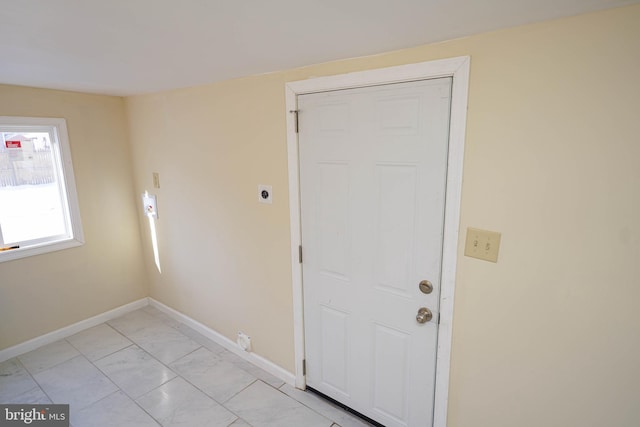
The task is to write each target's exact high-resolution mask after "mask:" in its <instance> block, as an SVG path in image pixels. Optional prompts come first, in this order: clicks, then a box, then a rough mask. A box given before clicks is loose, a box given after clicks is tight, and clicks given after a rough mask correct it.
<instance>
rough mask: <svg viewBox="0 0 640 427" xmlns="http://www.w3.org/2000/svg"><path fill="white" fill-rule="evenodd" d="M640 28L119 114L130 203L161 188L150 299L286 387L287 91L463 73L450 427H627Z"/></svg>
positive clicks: (574, 32)
mask: <svg viewBox="0 0 640 427" xmlns="http://www.w3.org/2000/svg"><path fill="white" fill-rule="evenodd" d="M639 23H640V7H638V6H634V7H627V8H623V9H618V10H611V11H607V12H601V13H595V14H590V15H584V16H581V17H576V18H571V19H564V20H559V21H554V22H547V23H542V24H537V25H531V26H526V27H519V28H514V29H510V30H505V31H500V32H494V33H489V34H483V35H478V36H474V37H469V38H465V39H459V40H454V41H450V42H446V43H439V44H435V45H429V46H423V47H418V48H414V49H409V50H404V51H398V52H393V53H388V54H382V55H379V56H375V57H369V58H360V59H355V60H349V61H341V62H334V63H329V64H323V65H318V66H312V67H308V68H304V69H298V70H290V71H286V72H280V73H273V74H269V75H263V76H256V77H250V78H244V79H238V80H233V81H226V82H222V83H217V84H212V85H208V86H202V87H196V88H191V89H185V90H176V91H171V92H165V93H161V94H155V95H148V96H137V97H132V98H128V99H127V108H128V115H129V122H130V126H131V129H130V130H131V138H132V143H133V161H134V169H135V186H136V193H140V192H142V191H143V190H145V189H149V190H151V174H152V172H153V171H157V172H159V173H160V179H161V185H162V188H161V189H159V190H154V192H155V193H157V194H158V203H159V209H160V220H159V226H158V233H159V240H160V256H161V261H162V274H160V273H158V272H157V271H155V270H153V266H152V264H151V262H152V261H151V260H152V256H151V253H150V249H149V248H150V242H149V237H148V234H149V233H148V231H146V228H145V232H146V234H145V239H144V245H145V248H146V251H147V254H146V260H147V263H148V264H149V271H150V272H152V273H151V288H150V294H151V296H152V297H154V298H156V299H158V300H160V301H162V302H164V303H165V304H167V305H169V306H171V307H173V308H175V309H177V310H180V311H182V312H184V313H186V314H187V315H189V316H191V317H193V318H195V319H197V320H199V321H200V322H202V323H204V324H206V325H207V326H209V327H212V328H214V329H216V330H218V331H220V332H221V333H223V334H224V335H226V336H227V337H229V338H231V339H233V338H234V336H235V334H236V332H237V331H238V330H242V331H244V332H246V333H248V334H249V335H250V336H251V337H252V340H253V343H254V349H255V351H256V352H257V353H258V354H260V355H263V356H264V357H266V358H268V359H270V360H272V361H274V362H275V363H277V364H279V365H281V366H283V367H284V368H286V369H288V370H291V371H293V369H294V360H293V334H292V330H293V325H292V292H291V278H290V260H289V216H288V215H289V207H288V194H287V147H286V139H285V114H286V113H285V105H284V84H285V82H287V81H293V80H300V79H305V78H308V77H312V76H321V75H332V74H340V73H346V72H350V71H356V70H364V69H371V68H378V67H385V66H392V65H399V64H405V63H412V62H420V61H426V60H430V59H437V58H445V57H452V56H459V55H471V58H472V59H471V82H470V95H469V110H468V133H467V142H466V150H465V168H464V185H463V199H462V222H461V230H462V231H463V232H462V233H461V239H460V247H459V249H460V259H459V265H458V281H457V293H456V304H455V315H454V335H453V340H454V342H453V355H452V377H451V389H450V407H449V425H450V426H452V427H462V426H464V427H470V426H474V427H481V426H487V427H488V426H492V427H499V426H505V427H507V426H509V427H512V426H519V427H527V426H531V427H533V426H546V427H549V426H582V427H584V426H603V425H608V426H618V427H620V426H629V427H631V426H637V425H638V423H639V422H640V406H639V405H638V397H639V396H640V363H639V362H638V361H640V338H639V337H640V320H639V317H638V310H637V306H638V301H640V286H639V285H640V262H639V260H640V251H639V248H640V221H639V219H640V190H639V188H640V167H639V166H638V162H639V159H640V141H639V139H638V138H639V137H638V135H639V134H640V127H639V123H640V120H639V117H640V107H639V105H640V104H639V101H638V100H639V99H640V84H638V75H639V72H640V25H639ZM205 54H214V53H213V52H206V53H205ZM221 60H223V59H221ZM260 183H264V184H271V185H273V189H274V203H273V205H272V206H267V205H260V204H258V202H257V200H256V186H257V185H258V184H260ZM143 224H144V223H143ZM467 226H473V227H481V228H487V229H491V230H497V231H500V232H502V233H503V234H502V236H503V240H502V247H501V254H500V258H499V262H498V263H497V264H493V263H487V262H483V261H479V260H475V259H471V258H465V257H463V256H462V246H461V245H462V242H463V236H464V230H465V229H466V227H467ZM145 227H146V224H145Z"/></svg>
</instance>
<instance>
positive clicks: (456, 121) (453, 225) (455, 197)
mask: <svg viewBox="0 0 640 427" xmlns="http://www.w3.org/2000/svg"><path fill="white" fill-rule="evenodd" d="M469 66H470V57H468V56H461V57H456V58H448V59H440V60H435V61H428V62H421V63H418V64H409V65H401V66H396V67H389V68H382V69H376V70H369V71H361V72H355V73H349V74H342V75H336V76H329V77H319V78H312V79H308V80H300V81H296V82H289V83H286V84H285V96H286V109H287V110H286V111H287V149H288V159H289V160H288V162H289V211H290V213H289V214H290V221H291V278H292V282H293V335H294V351H295V368H296V372H295V378H296V380H295V385H296V387H297V388H300V389H304V388H305V387H306V382H305V377H304V375H303V374H302V369H303V366H302V364H303V359H304V316H303V297H302V265H301V264H300V263H299V253H298V246H299V245H300V244H301V233H300V229H301V217H300V165H299V157H298V134H297V133H296V120H295V115H294V114H292V112H293V111H295V110H297V96H298V95H302V94H308V93H315V92H325V91H329V90H339V89H352V88H357V87H365V86H374V85H380V84H388V83H400V82H408V81H415V80H424V79H431V78H437V77H453V83H452V96H451V120H450V127H449V149H448V165H447V189H446V195H445V215H444V240H443V250H442V278H441V284H440V325H439V327H438V348H437V355H436V390H435V402H434V421H433V427H445V426H446V424H447V406H448V397H449V368H450V364H451V338H452V321H453V297H454V290H455V282H456V280H455V278H456V277H455V276H456V263H457V259H458V255H457V249H458V229H459V226H460V201H461V192H462V167H463V156H464V140H465V130H466V121H467V96H468V91H469Z"/></svg>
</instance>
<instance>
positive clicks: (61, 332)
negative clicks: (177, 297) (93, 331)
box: [0, 298, 149, 362]
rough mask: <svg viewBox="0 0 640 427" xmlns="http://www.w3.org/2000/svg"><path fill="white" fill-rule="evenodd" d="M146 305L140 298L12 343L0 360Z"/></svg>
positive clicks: (1, 354)
mask: <svg viewBox="0 0 640 427" xmlns="http://www.w3.org/2000/svg"><path fill="white" fill-rule="evenodd" d="M147 305H149V301H148V299H147V298H141V299H139V300H137V301H134V302H131V303H129V304H125V305H123V306H120V307H117V308H114V309H113V310H109V311H106V312H104V313H102V314H98V315H97V316H93V317H90V318H88V319H85V320H81V321H80V322H77V323H74V324H72V325H69V326H65V327H64V328H60V329H57V330H55V331H53V332H49V333H48V334H44V335H40V336H39V337H36V338H33V339H30V340H29V341H25V342H23V343H20V344H17V345H14V346H13V347H8V348H5V349H4V350H0V362H4V361H5V360H9V359H11V358H13V357H16V356H19V355H21V354H24V353H27V352H29V351H32V350H35V349H36V348H39V347H42V346H43V345H47V344H51V343H52V342H55V341H58V340H61V339H64V338H67V337H70V336H71V335H74V334H77V333H78V332H81V331H84V330H85V329H89V328H92V327H94V326H98V325H99V324H101V323H104V322H107V321H109V320H111V319H115V318H116V317H120V316H122V315H124V314H127V313H130V312H132V311H135V310H138V309H139V308H143V307H146V306H147Z"/></svg>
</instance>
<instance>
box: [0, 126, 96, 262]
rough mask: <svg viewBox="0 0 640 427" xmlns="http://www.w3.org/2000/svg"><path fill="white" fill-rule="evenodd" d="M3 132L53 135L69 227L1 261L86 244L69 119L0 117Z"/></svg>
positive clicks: (4, 254)
mask: <svg viewBox="0 0 640 427" xmlns="http://www.w3.org/2000/svg"><path fill="white" fill-rule="evenodd" d="M0 131H2V132H13V131H16V132H20V131H22V132H47V133H49V135H50V138H51V146H52V155H53V159H54V164H55V167H56V169H57V174H56V176H57V178H58V186H59V187H60V188H59V190H60V194H61V196H63V197H62V199H63V200H62V208H63V211H64V216H65V221H66V226H65V228H66V230H67V232H66V233H65V234H62V235H59V236H50V237H47V238H43V239H37V240H33V241H30V242H28V243H29V244H28V245H27V246H24V247H22V246H21V247H20V248H18V249H11V250H7V251H2V252H0V262H5V261H11V260H14V259H19V258H25V257H30V256H34V255H41V254H44V253H48V252H53V251H59V250H62V249H68V248H73V247H77V246H81V245H83V244H84V233H83V231H82V222H81V219H80V208H79V205H78V195H77V191H76V183H75V178H74V174H73V164H72V162H71V148H70V146H69V136H68V133H67V122H66V120H65V119H62V118H51V117H13V116H0Z"/></svg>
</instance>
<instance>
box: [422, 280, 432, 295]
mask: <svg viewBox="0 0 640 427" xmlns="http://www.w3.org/2000/svg"><path fill="white" fill-rule="evenodd" d="M418 287H419V288H420V291H421V292H422V293H423V294H430V293H431V292H433V284H432V283H431V282H430V281H428V280H423V281H422V282H420V284H419V285H418Z"/></svg>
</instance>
